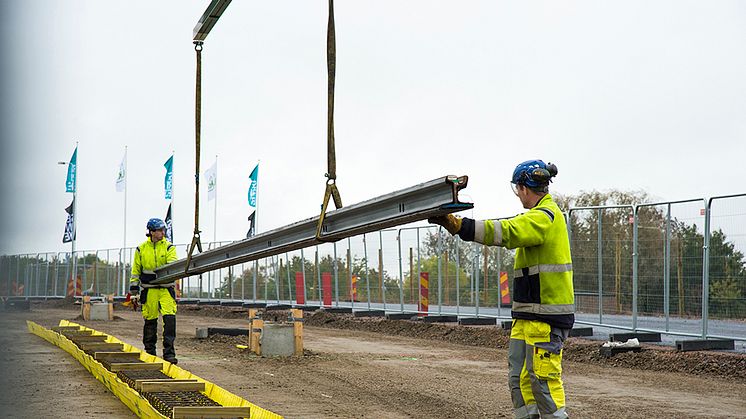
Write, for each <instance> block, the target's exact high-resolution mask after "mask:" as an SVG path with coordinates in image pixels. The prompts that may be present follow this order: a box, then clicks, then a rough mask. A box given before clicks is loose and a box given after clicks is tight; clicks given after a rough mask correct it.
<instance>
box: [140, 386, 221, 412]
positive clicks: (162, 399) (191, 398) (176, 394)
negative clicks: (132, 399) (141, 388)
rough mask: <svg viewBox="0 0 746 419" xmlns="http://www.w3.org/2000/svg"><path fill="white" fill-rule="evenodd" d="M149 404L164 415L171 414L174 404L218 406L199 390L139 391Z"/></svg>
mask: <svg viewBox="0 0 746 419" xmlns="http://www.w3.org/2000/svg"><path fill="white" fill-rule="evenodd" d="M141 394H142V396H143V397H145V399H147V400H148V402H150V405H151V406H153V407H155V408H156V410H158V412H160V413H161V414H162V415H164V416H166V417H171V416H172V415H173V411H174V407H175V406H220V404H218V403H217V402H216V401H214V400H212V399H210V398H209V397H207V396H205V395H204V394H202V393H200V392H199V391H171V392H153V393H141Z"/></svg>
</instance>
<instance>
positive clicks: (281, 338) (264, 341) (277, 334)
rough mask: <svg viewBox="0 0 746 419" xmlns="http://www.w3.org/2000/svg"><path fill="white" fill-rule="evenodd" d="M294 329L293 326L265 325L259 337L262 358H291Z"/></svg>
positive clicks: (293, 347) (293, 346) (293, 344)
mask: <svg viewBox="0 0 746 419" xmlns="http://www.w3.org/2000/svg"><path fill="white" fill-rule="evenodd" d="M294 328H295V326H294V325H293V324H286V323H284V324H272V323H265V324H264V330H263V331H262V335H261V345H262V356H264V357H267V356H293V354H294V353H295V335H294Z"/></svg>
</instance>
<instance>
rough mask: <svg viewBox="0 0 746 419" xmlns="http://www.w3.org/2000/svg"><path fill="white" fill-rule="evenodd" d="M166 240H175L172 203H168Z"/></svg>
mask: <svg viewBox="0 0 746 419" xmlns="http://www.w3.org/2000/svg"><path fill="white" fill-rule="evenodd" d="M165 223H166V240H168V241H170V242H171V243H173V242H174V226H173V223H172V221H171V204H168V211H166V220H165Z"/></svg>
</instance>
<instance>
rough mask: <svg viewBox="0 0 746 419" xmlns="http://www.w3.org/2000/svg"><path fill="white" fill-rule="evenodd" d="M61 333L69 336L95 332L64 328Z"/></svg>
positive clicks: (88, 334) (86, 334)
mask: <svg viewBox="0 0 746 419" xmlns="http://www.w3.org/2000/svg"><path fill="white" fill-rule="evenodd" d="M60 333H61V334H63V335H65V336H67V337H73V336H91V335H92V334H93V332H92V331H90V330H63V331H61V332H60Z"/></svg>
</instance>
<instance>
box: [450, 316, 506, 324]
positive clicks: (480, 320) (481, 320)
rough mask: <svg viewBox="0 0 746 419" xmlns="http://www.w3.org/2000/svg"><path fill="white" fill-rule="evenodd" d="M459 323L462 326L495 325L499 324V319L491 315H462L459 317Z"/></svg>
mask: <svg viewBox="0 0 746 419" xmlns="http://www.w3.org/2000/svg"><path fill="white" fill-rule="evenodd" d="M458 324H460V325H462V326H494V325H495V324H497V319H493V318H490V317H462V318H460V319H459V321H458Z"/></svg>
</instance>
